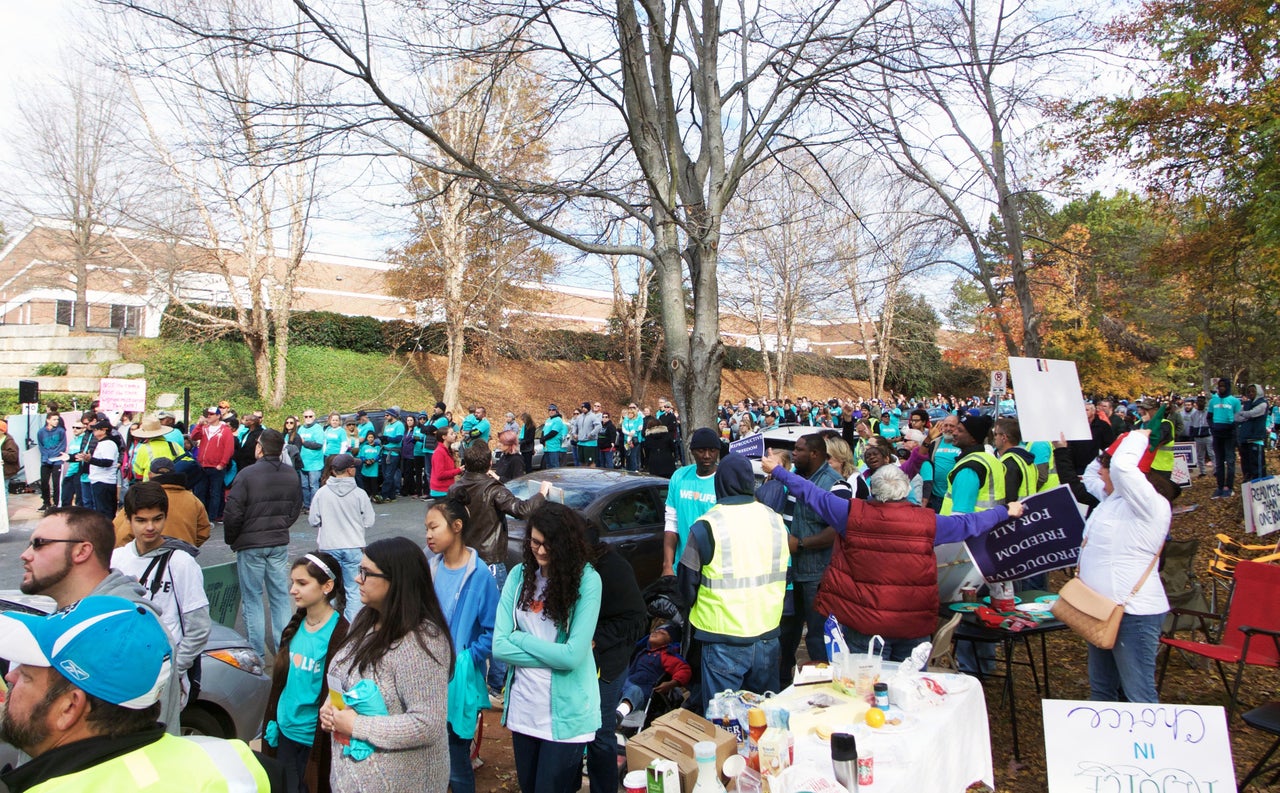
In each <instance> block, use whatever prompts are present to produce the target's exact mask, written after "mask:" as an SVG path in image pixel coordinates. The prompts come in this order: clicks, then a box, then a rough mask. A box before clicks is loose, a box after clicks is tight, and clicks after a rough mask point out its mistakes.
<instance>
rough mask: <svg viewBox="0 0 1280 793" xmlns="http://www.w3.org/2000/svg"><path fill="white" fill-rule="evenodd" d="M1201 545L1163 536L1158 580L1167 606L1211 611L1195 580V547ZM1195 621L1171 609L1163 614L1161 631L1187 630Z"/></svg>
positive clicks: (1197, 547) (1168, 632)
mask: <svg viewBox="0 0 1280 793" xmlns="http://www.w3.org/2000/svg"><path fill="white" fill-rule="evenodd" d="M1199 548H1200V540H1198V539H1197V540H1166V541H1165V544H1164V549H1163V550H1162V551H1161V552H1160V583H1161V584H1163V585H1164V594H1165V596H1166V597H1168V599H1169V606H1170V607H1171V608H1175V609H1192V610H1195V611H1210V610H1211V609H1210V608H1209V604H1208V603H1207V602H1206V601H1205V599H1204V591H1203V590H1202V589H1201V588H1200V582H1199V581H1197V580H1196V574H1195V562H1196V551H1198V550H1199ZM1193 627H1194V622H1193V621H1192V620H1190V619H1182V620H1179V619H1177V618H1175V617H1174V616H1173V615H1172V613H1171V614H1170V615H1169V616H1168V617H1167V618H1165V621H1164V627H1163V631H1162V632H1163V633H1164V635H1166V636H1172V635H1173V634H1174V633H1175V632H1177V631H1179V630H1190V629H1192V628H1193Z"/></svg>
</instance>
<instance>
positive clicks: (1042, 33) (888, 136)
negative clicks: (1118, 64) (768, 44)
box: [825, 0, 1086, 357]
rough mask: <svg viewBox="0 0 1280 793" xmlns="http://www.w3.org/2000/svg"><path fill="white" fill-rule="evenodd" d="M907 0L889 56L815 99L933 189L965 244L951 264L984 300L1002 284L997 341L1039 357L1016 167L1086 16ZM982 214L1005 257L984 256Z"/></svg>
mask: <svg viewBox="0 0 1280 793" xmlns="http://www.w3.org/2000/svg"><path fill="white" fill-rule="evenodd" d="M907 8H908V11H909V13H908V14H907V18H906V20H905V21H904V24H903V25H902V26H901V27H900V28H898V29H897V30H896V31H895V35H897V36H899V37H900V38H899V39H898V45H897V46H894V47H892V50H893V52H894V53H896V55H897V58H896V59H895V60H894V61H893V62H891V63H890V62H882V63H881V64H879V66H880V67H881V68H879V69H878V70H875V71H874V76H871V77H868V76H867V74H866V73H862V74H861V75H859V79H858V80H857V81H856V82H854V81H850V82H846V83H845V84H844V87H843V88H842V89H840V90H834V91H832V92H831V93H829V94H826V95H825V99H826V100H827V102H828V106H829V107H830V108H831V109H832V110H833V111H834V112H836V113H839V114H841V115H843V116H844V117H845V118H847V119H848V120H849V123H850V125H851V126H852V127H854V128H856V129H860V130H866V131H868V133H869V134H868V137H867V140H869V141H870V142H871V143H872V144H873V145H874V146H875V147H876V148H877V150H878V151H880V152H881V154H883V155H884V156H885V157H886V158H887V159H888V160H889V161H890V162H892V163H893V165H894V166H895V167H896V168H897V169H898V170H899V172H900V173H902V174H903V175H904V176H906V177H907V178H909V179H911V180H913V181H915V182H917V183H919V184H920V185H922V186H924V187H926V188H927V189H928V190H930V191H931V192H933V193H934V195H936V196H937V198H938V201H939V202H940V206H941V211H939V212H938V213H937V218H938V220H939V221H940V222H943V223H945V224H947V225H949V226H950V227H951V228H952V229H953V231H954V233H955V235H956V236H957V237H958V238H960V239H961V240H963V242H964V244H965V245H966V246H967V248H968V251H967V254H968V255H967V256H966V257H965V258H964V259H963V260H960V261H953V262H952V263H953V264H955V265H956V266H957V267H958V268H960V269H961V270H962V271H964V272H965V273H967V274H968V275H969V276H971V277H972V278H973V279H974V280H975V281H977V283H979V284H980V285H981V286H982V289H983V292H984V294H985V295H986V298H987V300H988V302H989V304H990V305H991V306H992V307H993V308H996V307H999V306H1000V304H1001V301H1002V297H1003V286H1002V283H1001V280H1002V277H1008V278H1009V279H1010V280H1011V283H1012V286H1013V290H1014V294H1015V295H1016V297H1017V302H1018V306H1019V308H1020V310H1021V314H1022V320H1021V327H1020V328H1019V329H1018V332H1017V333H1015V332H1014V330H1013V329H1012V328H1011V327H1010V326H1009V324H1008V323H1007V322H1006V321H1005V320H1004V319H1003V318H1001V319H1000V320H999V322H1000V332H1001V334H1002V336H1003V337H1004V343H1005V346H1006V348H1007V349H1008V351H1009V354H1011V355H1018V354H1024V355H1028V356H1033V357H1034V356H1039V355H1040V351H1041V343H1040V330H1039V317H1038V314H1037V311H1036V309H1035V304H1034V301H1033V299H1032V291H1031V285H1030V281H1029V279H1028V272H1029V270H1030V268H1031V263H1030V262H1029V261H1028V259H1027V257H1026V255H1025V252H1024V247H1023V229H1022V225H1021V212H1020V206H1021V196H1022V195H1023V194H1024V193H1025V192H1026V190H1027V188H1026V186H1025V182H1024V180H1025V179H1026V178H1027V173H1026V171H1025V169H1023V170H1022V171H1020V169H1019V165H1020V164H1021V165H1026V163H1027V158H1028V157H1029V154H1030V149H1031V148H1032V147H1033V139H1034V137H1035V136H1036V131H1037V128H1038V125H1039V123H1040V119H1041V116H1040V114H1041V112H1042V111H1043V109H1044V107H1045V102H1046V100H1047V99H1048V97H1049V93H1048V92H1049V88H1048V80H1049V78H1054V79H1058V80H1059V86H1058V90H1063V86H1064V85H1065V81H1062V80H1061V78H1062V76H1063V71H1062V67H1063V64H1064V63H1066V62H1069V59H1071V58H1073V57H1077V56H1080V55H1083V54H1084V52H1085V49H1084V45H1083V44H1082V41H1084V36H1083V32H1084V30H1085V27H1086V20H1084V19H1082V17H1081V14H1080V12H1079V10H1068V11H1064V12H1049V13H1047V14H1046V13H1045V12H1044V9H1042V8H1041V7H1039V6H1035V5H1033V4H1031V3H1029V2H1026V1H1025V0H1010V2H1005V1H1004V0H994V1H989V0H984V1H983V2H979V0H946V1H945V2H939V3H934V4H928V3H919V4H909V5H908V6H907ZM988 218H991V222H992V224H993V230H994V231H995V232H996V234H997V235H998V236H999V237H1000V238H1001V240H1002V241H1003V243H1004V245H1005V251H1004V253H1006V254H1007V261H1006V262H996V261H993V256H992V254H991V252H990V251H988V250H987V249H986V248H985V246H984V239H983V238H984V235H985V229H984V228H983V224H985V223H986V222H987V220H988ZM998 265H1004V266H1005V267H1007V269H1006V270H1004V273H1007V275H1004V273H1002V272H1001V270H1002V269H1003V268H1001V267H999V266H998ZM1019 337H1020V338H1019ZM1019 342H1021V343H1019Z"/></svg>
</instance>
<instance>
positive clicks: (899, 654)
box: [840, 625, 933, 661]
mask: <svg viewBox="0 0 1280 793" xmlns="http://www.w3.org/2000/svg"><path fill="white" fill-rule="evenodd" d="M840 630H841V631H843V632H844V641H845V643H846V644H848V645H849V652H851V653H863V654H865V653H866V652H867V646H868V645H870V644H871V637H870V636H869V635H867V634H865V633H858V632H857V631H855V630H854V629H853V628H850V627H849V626H848V625H841V626H840ZM880 638H882V639H884V660H886V661H905V660H907V659H908V658H910V657H911V651H912V650H914V649H916V646H917V645H920V644H923V643H924V642H927V641H929V640H931V639H932V638H933V637H932V636H921V637H920V638H918V639H890V638H888V637H885V636H881V637H880Z"/></svg>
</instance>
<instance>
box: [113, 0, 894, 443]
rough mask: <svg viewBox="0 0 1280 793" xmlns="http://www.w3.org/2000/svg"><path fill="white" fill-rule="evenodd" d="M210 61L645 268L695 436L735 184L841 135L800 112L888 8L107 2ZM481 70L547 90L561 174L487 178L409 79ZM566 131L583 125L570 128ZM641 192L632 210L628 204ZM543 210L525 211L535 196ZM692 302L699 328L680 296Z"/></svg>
mask: <svg viewBox="0 0 1280 793" xmlns="http://www.w3.org/2000/svg"><path fill="white" fill-rule="evenodd" d="M103 2H106V3H108V4H110V5H112V6H116V7H122V8H126V9H131V10H133V11H135V12H137V13H140V14H142V15H144V16H146V17H147V18H148V19H151V20H153V21H155V22H157V23H159V24H167V25H169V26H170V27H177V28H180V29H182V30H185V31H190V32H192V33H194V34H196V35H199V36H201V37H203V38H205V39H207V40H209V41H211V42H213V43H214V44H213V46H215V47H223V46H226V47H231V48H237V47H245V48H249V49H251V50H253V51H255V52H269V53H271V54H272V56H273V57H277V58H284V57H289V56H292V57H296V58H301V59H304V60H309V61H312V62H315V63H317V64H319V65H321V66H323V67H325V68H327V69H330V70H331V73H332V74H333V75H334V76H335V79H337V80H338V81H339V82H340V86H339V87H340V89H341V90H342V91H343V92H344V93H343V94H342V99H341V100H340V101H334V102H332V103H331V104H330V105H329V107H328V108H326V110H327V112H328V114H329V119H328V125H327V127H326V129H325V130H324V131H325V132H327V133H332V132H335V131H336V132H340V133H342V132H345V133H354V134H356V135H359V136H360V137H361V138H362V139H367V138H369V137H372V138H375V139H377V141H378V142H379V143H380V144H382V145H389V146H391V147H392V148H394V149H395V150H397V151H398V152H401V153H404V152H406V151H408V150H409V149H410V148H411V147H412V145H413V143H423V142H425V143H426V144H428V148H429V150H430V154H429V155H424V154H421V153H412V154H411V156H414V157H416V161H417V163H418V164H419V165H422V166H424V167H429V168H435V169H437V170H440V171H442V172H445V173H447V174H450V175H453V176H458V177H462V178H467V179H474V180H476V181H477V182H478V183H480V184H482V185H484V187H485V189H486V190H487V191H488V193H489V195H490V197H491V198H492V199H493V200H495V201H498V202H500V203H502V204H503V205H504V206H505V207H506V208H507V210H508V211H510V212H511V213H512V214H513V215H514V216H515V217H517V218H519V219H520V220H521V221H522V222H524V223H526V224H527V225H529V226H530V227H531V228H533V229H535V230H536V231H539V232H541V233H543V234H545V235H548V236H550V237H552V238H553V239H555V240H558V241H559V242H561V243H564V244H567V245H571V246H574V247H576V248H578V249H580V250H583V251H586V252H588V253H597V254H602V255H621V256H640V257H644V258H646V259H648V260H649V261H651V262H652V263H653V266H654V268H655V271H656V280H657V282H658V284H659V288H660V292H661V296H662V317H663V330H664V334H665V339H666V357H667V362H668V365H669V371H670V376H671V383H672V390H673V395H674V398H675V400H676V402H677V405H678V406H679V408H680V409H681V410H682V412H683V413H684V419H685V423H686V426H708V425H712V424H714V420H715V415H714V411H715V406H716V403H717V402H718V401H719V390H720V368H721V361H722V358H723V349H722V345H721V341H720V333H719V297H720V290H719V284H718V281H717V263H718V259H719V250H720V245H721V220H722V217H723V213H724V211H725V209H726V208H727V207H728V206H729V205H730V204H731V203H732V202H733V201H734V199H735V196H736V195H737V193H738V188H739V184H740V182H741V180H742V179H743V177H744V176H745V175H746V174H747V173H749V172H750V171H751V170H752V169H753V168H755V167H756V166H757V165H758V164H759V163H761V162H763V161H765V160H767V159H769V158H771V157H772V156H774V155H775V154H776V153H777V151H779V150H783V149H786V148H792V147H796V146H800V145H805V146H810V147H814V148H821V147H822V146H823V145H824V144H827V143H829V142H831V141H832V140H834V139H836V138H842V137H846V136H848V135H849V134H850V133H849V130H848V129H847V128H846V127H844V126H843V125H834V124H830V123H826V122H825V120H824V117H822V116H815V117H806V114H805V113H804V110H805V108H806V107H807V106H808V104H809V102H810V100H811V98H812V94H813V91H814V89H815V87H817V86H818V85H820V84H821V83H823V82H824V81H827V80H830V79H831V78H832V77H833V75H836V74H839V73H840V72H842V71H844V70H847V69H850V68H853V67H854V66H856V65H858V64H860V63H863V62H865V61H866V60H867V59H870V58H873V57H879V56H880V54H881V51H880V49H879V46H878V45H879V40H878V38H877V37H878V35H879V33H878V32H877V30H876V29H875V28H876V26H877V21H878V18H879V17H880V16H881V15H883V14H884V13H885V12H886V10H887V9H889V8H891V7H892V6H893V5H894V3H893V0H860V2H857V3H850V2H841V1H840V0H800V2H797V3H788V4H777V5H776V7H765V6H764V5H742V4H740V5H733V4H721V3H718V2H715V0H670V2H659V0H639V2H619V3H617V4H616V6H613V5H603V4H599V3H596V2H593V0H565V1H564V2H559V3H556V4H553V5H547V4H540V3H523V2H521V0H478V1H477V2H473V3H467V4H457V3H444V2H440V0H415V2H407V0H406V2H388V3H385V4H382V5H380V6H379V7H378V8H377V11H378V13H368V11H369V9H368V8H367V7H366V6H365V5H364V4H363V3H355V4H346V5H343V4H337V3H333V4H330V3H322V2H319V1H318V0H316V1H315V2H312V1H309V0H294V3H293V5H294V7H295V8H296V9H297V11H298V13H299V14H300V20H299V21H298V22H297V24H296V25H295V24H293V23H290V24H274V23H272V24H245V23H242V22H241V20H235V24H227V23H223V22H215V21H213V20H208V19H203V18H200V17H199V16H198V15H194V14H193V13H192V12H191V11H190V8H189V7H185V6H179V5H177V4H170V3H164V2H161V0H103ZM499 20H500V21H501V22H502V24H503V26H504V27H503V29H504V30H505V31H507V34H506V35H504V36H502V37H500V38H496V39H495V40H493V41H491V42H489V43H488V45H487V46H485V47H482V48H480V52H479V53H476V52H474V51H471V52H466V53H460V52H458V45H456V44H454V43H453V42H456V41H468V42H469V41H470V38H469V36H462V35H460V34H461V32H462V31H467V32H470V31H471V30H473V29H475V28H476V27H477V26H479V27H482V28H485V27H487V26H489V25H490V24H493V23H495V21H499ZM464 56H465V57H476V56H481V57H485V58H488V59H489V62H490V64H491V66H492V67H493V68H495V69H501V68H504V67H505V65H506V63H508V62H509V61H510V60H511V59H513V58H516V57H529V58H530V60H531V64H532V68H534V69H536V70H538V71H539V72H540V73H541V74H542V75H543V76H544V78H545V79H546V80H547V82H548V85H549V86H551V87H552V90H553V94H552V96H551V97H550V98H549V105H548V106H549V107H551V108H553V109H554V112H555V113H556V114H557V120H560V121H563V122H565V126H564V128H563V130H564V133H563V135H562V138H561V139H560V140H559V141H558V146H557V150H556V151H555V155H556V156H557V162H559V163H561V164H562V166H563V167H562V170H560V171H558V172H557V173H556V174H555V175H554V178H551V179H546V180H538V179H529V178H527V177H526V175H525V174H523V173H513V172H500V171H491V170H489V168H488V167H486V165H485V164H484V163H483V162H478V161H477V160H476V159H475V158H474V157H472V156H470V155H469V154H468V147H467V145H466V141H458V140H455V139H453V138H451V137H450V136H449V134H448V132H447V130H444V129H442V128H440V127H439V126H438V125H437V124H436V123H435V121H434V120H433V119H432V118H431V115H430V112H429V105H428V104H427V103H426V102H425V100H424V99H423V97H421V96H420V95H419V94H418V92H417V91H416V90H415V84H414V83H413V81H412V80H406V79H403V78H404V77H405V76H406V75H407V74H409V73H412V71H413V70H414V69H415V68H417V67H418V66H420V65H421V63H422V62H423V61H426V60H432V59H435V58H453V57H464ZM569 122H573V123H572V124H570V123H569ZM637 193H638V194H641V195H643V197H644V200H643V201H641V202H636V201H633V200H632V196H634V195H636V194H637ZM530 195H532V196H536V197H538V198H539V199H542V203H538V204H536V206H537V207H538V209H536V210H532V211H531V210H530V209H529V208H528V207H529V202H527V201H526V197H527V196H530ZM587 202H596V203H598V202H604V203H606V204H608V205H609V206H610V208H611V211H612V212H613V214H614V216H615V218H629V219H631V220H634V221H638V222H640V223H643V224H644V225H646V227H647V228H648V231H649V234H650V235H651V236H650V239H651V244H646V245H623V246H617V245H613V244H610V243H609V242H608V241H607V239H605V238H604V237H602V235H601V234H600V229H599V228H591V227H590V225H589V223H588V222H587V218H588V213H586V212H584V211H583V206H582V205H583V203H587ZM686 283H687V284H688V285H689V289H690V294H691V296H692V303H693V317H692V323H691V324H690V322H689V319H688V317H687V316H686V314H685V301H684V299H683V295H684V289H685V285H686Z"/></svg>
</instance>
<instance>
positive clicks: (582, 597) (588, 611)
mask: <svg viewBox="0 0 1280 793" xmlns="http://www.w3.org/2000/svg"><path fill="white" fill-rule="evenodd" d="M523 582H524V565H523V564H518V565H516V566H515V568H513V569H512V570H511V573H510V574H509V575H508V576H507V583H506V584H505V585H504V586H503V587H502V599H501V600H500V601H499V602H498V613H497V616H496V617H495V618H494V626H493V657H494V658H496V659H498V660H499V661H505V662H506V663H507V664H508V667H507V685H506V687H505V688H506V692H507V693H506V696H505V698H504V701H503V703H502V723H503V724H504V725H505V724H506V723H507V711H508V709H509V708H510V707H511V676H512V675H513V674H515V669H514V667H516V666H541V667H546V668H549V669H551V734H552V736H553V737H554V738H555V740H557V741H560V740H566V739H568V738H573V737H575V736H578V735H586V734H587V733H591V732H595V731H596V730H598V729H600V686H599V683H598V681H597V680H596V662H595V656H594V655H593V654H592V652H591V642H592V640H593V639H594V638H595V633H596V619H597V618H598V617H599V616H600V574H599V573H597V572H596V569H595V568H594V567H592V566H591V565H587V566H586V568H585V569H584V570H583V571H582V582H581V583H580V584H579V585H578V604H577V605H576V606H574V608H573V613H572V614H571V615H570V616H569V631H568V633H566V632H565V631H564V630H563V629H561V630H559V631H558V635H557V636H556V640H555V641H554V642H548V641H546V640H543V639H539V638H537V637H535V636H532V635H530V634H528V633H525V632H524V631H521V630H517V629H516V624H515V615H516V598H517V596H518V595H519V593H520V587H521V585H522V584H523Z"/></svg>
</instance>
